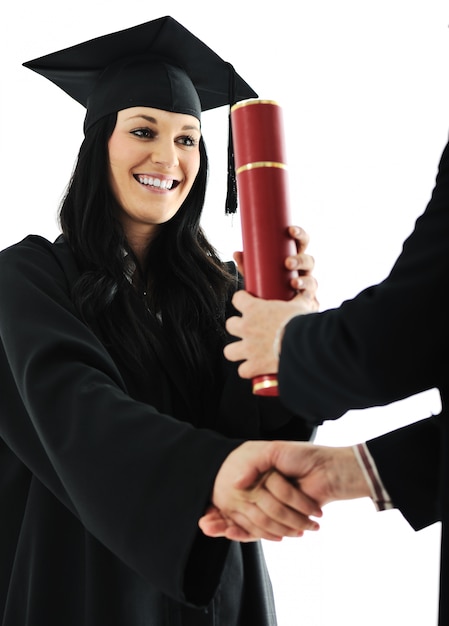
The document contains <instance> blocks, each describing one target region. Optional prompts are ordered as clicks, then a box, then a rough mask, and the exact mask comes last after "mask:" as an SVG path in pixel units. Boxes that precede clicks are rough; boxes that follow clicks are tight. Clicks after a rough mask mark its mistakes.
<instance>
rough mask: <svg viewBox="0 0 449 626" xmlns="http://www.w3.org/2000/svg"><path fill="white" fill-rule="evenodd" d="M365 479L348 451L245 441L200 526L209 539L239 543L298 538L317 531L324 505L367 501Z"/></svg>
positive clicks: (228, 462)
mask: <svg viewBox="0 0 449 626" xmlns="http://www.w3.org/2000/svg"><path fill="white" fill-rule="evenodd" d="M365 476H366V474H365V472H364V471H363V469H362V466H361V464H360V463H359V460H358V458H357V456H356V450H355V449H354V448H353V447H352V446H348V447H327V446H318V445H315V444H312V443H304V442H291V441H247V442H245V443H243V444H241V445H240V446H238V447H237V448H235V450H233V452H231V453H230V454H229V455H228V456H227V457H226V459H225V460H224V462H223V464H222V466H221V467H220V469H219V471H218V473H217V476H216V479H215V483H214V489H213V493H212V504H211V506H210V507H209V508H208V510H207V511H206V513H205V515H204V516H203V517H201V519H200V520H199V526H200V528H201V530H202V531H203V533H204V534H205V535H208V536H209V537H226V538H227V539H231V540H234V541H242V542H248V541H256V540H258V539H268V540H272V541H280V540H281V539H282V537H301V536H302V535H303V534H304V531H306V530H318V529H319V524H318V523H317V522H316V521H315V520H314V519H312V518H314V517H318V518H319V517H321V515H322V510H321V507H322V506H323V505H325V504H327V503H329V502H332V501H334V500H350V499H353V498H363V497H370V496H371V495H372V492H371V488H370V485H369V483H368V482H367V480H366V478H365Z"/></svg>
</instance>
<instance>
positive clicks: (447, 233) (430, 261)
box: [279, 146, 449, 625]
mask: <svg viewBox="0 0 449 626" xmlns="http://www.w3.org/2000/svg"><path fill="white" fill-rule="evenodd" d="M400 210H401V207H398V211H400ZM448 319H449V148H448V146H446V148H445V150H444V152H443V156H442V158H441V162H440V167H439V172H438V176H437V183H436V186H435V188H434V191H433V194H432V197H431V200H430V202H429V204H428V206H427V208H426V211H425V212H424V214H423V215H422V216H421V217H420V218H419V219H418V220H417V222H416V225H415V229H414V231H413V233H412V234H411V236H410V237H409V238H408V239H407V240H406V242H405V243H404V246H403V250H402V253H401V255H400V256H399V258H398V259H397V261H396V263H395V265H394V267H393V269H392V271H391V273H390V275H389V276H388V277H387V278H386V279H385V280H384V281H383V282H382V283H380V284H379V285H377V286H373V287H370V288H368V289H366V290H364V291H362V292H361V293H360V294H359V295H358V296H357V297H355V298H354V299H352V300H349V301H346V302H344V303H343V304H342V305H341V306H340V307H339V308H337V309H333V310H329V311H324V312H322V313H316V314H311V315H307V316H299V317H297V318H295V319H293V320H292V321H291V322H290V323H289V324H288V325H287V328H286V332H285V336H284V340H283V343H282V353H281V361H280V371H279V385H280V392H281V398H282V400H283V402H284V403H285V404H286V406H287V407H289V408H290V409H292V408H294V409H295V410H296V411H298V412H300V413H301V415H304V416H305V417H306V418H307V419H308V420H309V422H310V423H311V424H314V425H318V424H320V423H321V422H323V421H324V420H329V419H336V418H338V417H340V416H341V415H343V413H345V412H346V411H348V410H349V409H359V408H365V407H370V406H375V405H384V404H387V403H390V402H393V401H396V400H399V399H402V398H405V397H407V396H410V395H413V394H416V393H419V392H421V391H424V390H426V389H431V388H438V389H439V391H440V394H441V399H442V407H443V408H442V413H441V415H440V416H439V417H435V418H432V419H430V420H426V421H425V422H424V423H422V424H418V425H416V426H415V425H413V426H410V427H407V428H405V429H401V430H400V431H398V432H397V433H395V434H392V435H387V436H386V437H383V438H379V439H378V440H375V441H373V442H370V443H369V447H370V449H371V451H372V453H373V456H374V458H375V460H376V463H378V464H379V467H380V472H381V476H382V478H383V479H384V481H385V483H386V487H387V488H388V489H389V490H390V491H391V493H392V495H393V498H394V501H395V503H396V504H397V505H398V506H399V508H400V509H401V511H402V512H403V513H404V515H405V516H406V517H407V518H408V519H409V520H410V522H411V523H412V524H413V525H414V526H415V527H416V528H420V527H422V526H423V525H426V524H430V523H432V522H433V521H436V520H442V522H443V545H442V550H443V553H442V589H444V588H446V589H447V587H448V585H449V573H448V572H447V567H448V565H449V550H448V541H447V540H446V533H447V530H446V529H447V528H448V526H447V522H448V517H449V470H448V467H447V463H448V458H449V456H448V451H449V423H448V417H449V415H448V409H447V404H448V394H449V371H448V370H449V361H448V354H449V323H448ZM393 450H394V454H393ZM402 462H404V465H403V466H402V465H401V463H402ZM423 469H424V471H423V473H422V474H421V473H420V472H421V470H423ZM448 607H449V601H448V599H447V594H446V602H444V599H443V598H442V599H441V603H440V623H441V624H442V625H443V624H444V625H446V624H448V623H449V608H448Z"/></svg>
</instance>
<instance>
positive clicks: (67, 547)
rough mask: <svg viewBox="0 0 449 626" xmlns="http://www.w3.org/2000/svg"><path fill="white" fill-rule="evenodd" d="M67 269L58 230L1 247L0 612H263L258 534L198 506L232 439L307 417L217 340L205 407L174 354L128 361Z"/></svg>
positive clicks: (143, 623)
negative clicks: (203, 523)
mask: <svg viewBox="0 0 449 626" xmlns="http://www.w3.org/2000/svg"><path fill="white" fill-rule="evenodd" d="M77 276H78V272H77V269H76V266H75V263H74V260H73V257H72V254H71V252H70V250H69V249H68V247H67V245H66V244H65V243H64V241H63V240H61V239H59V240H58V241H57V242H56V243H54V244H51V243H49V242H48V241H46V240H45V239H43V238H40V237H37V236H30V237H27V238H26V239H25V240H24V241H22V242H21V243H19V244H17V245H15V246H12V247H11V248H8V249H6V250H5V251H3V252H2V253H1V254H0V338H1V342H0V380H1V394H0V615H1V616H2V619H1V623H2V624H3V626H19V625H20V626H43V625H45V626H52V625H54V626H62V625H63V626H81V625H83V626H166V625H168V624H170V625H174V626H181V625H182V626H186V625H190V626H193V625H195V626H203V625H205V626H206V625H210V626H212V624H213V625H214V626H217V625H219V624H221V625H222V626H234V625H235V626H237V624H239V625H240V624H250V623H251V624H252V623H257V624H258V626H272V625H274V624H275V623H276V620H275V615H274V607H273V598H272V593H271V587H270V581H269V577H268V574H267V572H266V568H265V564H264V559H263V555H262V552H261V548H260V545H259V544H257V543H256V544H247V545H244V544H238V543H232V542H228V541H226V540H221V539H220V540H212V539H209V538H206V537H204V536H203V535H202V534H201V533H200V532H199V531H198V527H197V521H198V519H199V517H200V516H201V515H202V513H203V512H204V509H205V507H206V505H207V503H208V499H209V497H210V493H211V489H212V486H213V482H214V477H215V475H216V473H217V471H218V469H219V467H220V465H221V463H222V462H223V460H224V459H225V457H226V456H227V455H228V454H229V452H230V451H231V450H233V449H234V448H235V447H236V446H237V445H239V443H240V442H241V440H242V439H245V438H260V437H263V438H267V437H273V438H275V437H278V436H288V437H291V438H298V439H306V438H308V437H309V435H310V433H311V429H310V428H309V427H306V426H305V425H304V422H302V421H301V420H299V419H296V418H295V419H292V413H291V412H289V411H286V410H285V409H283V408H282V407H281V406H280V404H279V403H278V402H277V400H274V399H269V398H268V399H260V398H255V397H254V396H253V395H252V394H251V391H250V388H249V386H248V384H247V383H245V382H244V381H242V380H240V379H239V377H238V375H237V373H236V369H235V367H234V366H231V365H230V364H228V363H227V362H226V361H225V359H224V358H223V357H222V355H221V352H220V353H218V354H217V359H218V366H217V367H218V368H219V369H220V371H221V379H220V381H219V383H218V384H217V385H216V386H215V387H214V388H212V389H211V390H210V392H209V393H208V394H206V397H205V398H204V402H203V406H202V408H201V407H200V408H198V403H197V404H196V405H195V402H197V400H195V399H193V400H192V398H191V397H189V390H186V389H184V388H183V379H182V372H180V371H178V369H179V368H178V365H177V363H176V362H175V360H174V359H173V358H172V357H171V355H170V354H167V353H163V354H160V358H161V360H160V361H159V363H158V366H157V367H154V366H153V367H152V369H151V370H149V371H147V372H145V373H144V375H143V376H142V378H141V379H140V380H138V379H137V378H136V377H135V376H132V375H130V373H129V372H128V371H127V368H126V366H125V364H124V363H121V362H120V359H119V358H118V357H116V358H114V359H113V358H112V357H111V354H110V353H109V352H108V351H107V350H106V349H105V347H104V346H103V345H102V343H101V342H100V341H99V340H98V338H97V336H96V335H95V334H94V332H93V331H92V330H91V329H89V328H88V327H87V326H86V325H85V324H84V323H83V322H82V321H81V320H80V319H79V316H78V315H77V313H76V311H75V309H74V306H73V303H72V301H71V298H70V290H71V285H72V284H73V281H74V280H75V279H76V277H77ZM192 407H194V408H192ZM195 410H196V411H197V413H196V414H195ZM175 418H176V419H175ZM277 427H279V428H280V430H276V428H277ZM220 433H223V434H220ZM239 614H240V620H239V617H238V616H239Z"/></svg>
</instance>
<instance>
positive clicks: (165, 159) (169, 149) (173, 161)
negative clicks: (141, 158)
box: [151, 141, 179, 167]
mask: <svg viewBox="0 0 449 626" xmlns="http://www.w3.org/2000/svg"><path fill="white" fill-rule="evenodd" d="M151 160H152V162H153V163H155V164H158V165H163V166H164V167H174V166H176V165H178V163H179V160H178V156H177V153H176V148H175V146H174V145H173V143H171V142H168V141H167V142H162V141H161V142H157V144H154V145H153V150H152V153H151Z"/></svg>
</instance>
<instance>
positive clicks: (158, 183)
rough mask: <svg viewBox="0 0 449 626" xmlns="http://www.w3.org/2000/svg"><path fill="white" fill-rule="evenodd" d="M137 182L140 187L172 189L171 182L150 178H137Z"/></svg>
mask: <svg viewBox="0 0 449 626" xmlns="http://www.w3.org/2000/svg"><path fill="white" fill-rule="evenodd" d="M138 180H139V183H141V184H142V185H151V186H152V187H160V188H161V189H171V188H172V187H173V180H166V179H164V180H160V179H159V178H152V177H151V176H139V177H138Z"/></svg>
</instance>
